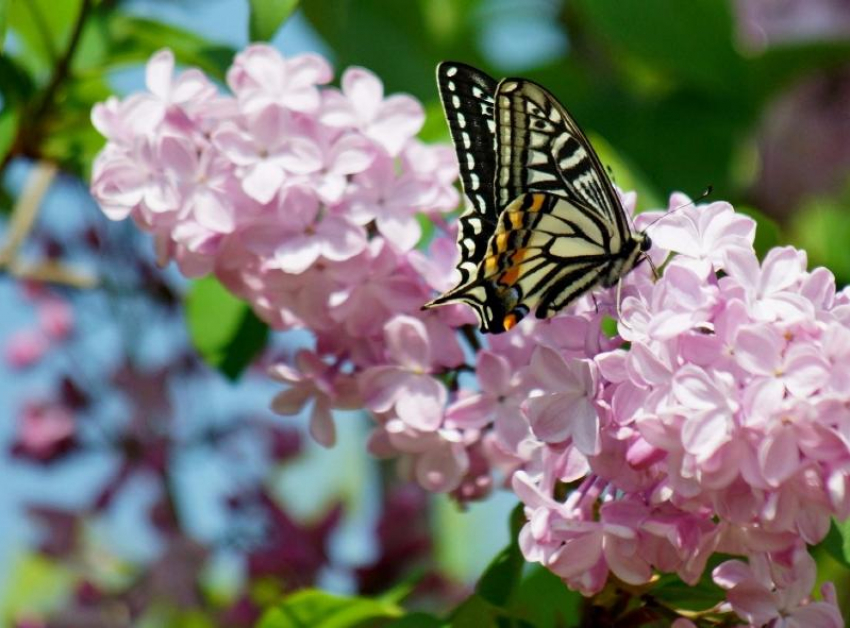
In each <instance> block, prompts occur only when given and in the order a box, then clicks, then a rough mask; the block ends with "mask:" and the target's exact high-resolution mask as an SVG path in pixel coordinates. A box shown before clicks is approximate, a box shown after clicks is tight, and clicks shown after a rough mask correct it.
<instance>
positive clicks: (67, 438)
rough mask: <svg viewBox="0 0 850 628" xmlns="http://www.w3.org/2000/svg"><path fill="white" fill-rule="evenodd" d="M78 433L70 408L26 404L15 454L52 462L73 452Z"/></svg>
mask: <svg viewBox="0 0 850 628" xmlns="http://www.w3.org/2000/svg"><path fill="white" fill-rule="evenodd" d="M76 431H77V427H76V421H75V419H74V414H73V413H72V412H71V411H70V410H69V409H68V408H66V407H64V406H61V405H58V404H55V403H50V402H36V401H29V402H26V403H25V404H24V408H23V410H22V411H21V414H20V415H19V417H18V432H17V435H16V437H15V442H14V443H13V444H12V453H13V454H15V455H16V456H20V457H21V458H26V459H29V460H32V461H34V462H40V463H50V462H53V461H54V460H57V459H58V458H60V457H62V456H63V455H65V454H66V453H68V452H69V451H71V450H72V449H73V447H74V445H75V442H76Z"/></svg>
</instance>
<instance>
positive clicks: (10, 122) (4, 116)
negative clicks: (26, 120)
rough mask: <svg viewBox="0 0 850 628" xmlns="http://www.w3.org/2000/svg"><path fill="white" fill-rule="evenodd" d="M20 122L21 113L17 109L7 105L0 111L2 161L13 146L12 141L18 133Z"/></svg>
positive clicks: (0, 154)
mask: <svg viewBox="0 0 850 628" xmlns="http://www.w3.org/2000/svg"><path fill="white" fill-rule="evenodd" d="M19 122H20V114H19V113H18V111H17V110H16V109H12V108H11V107H7V108H5V109H3V111H0V161H2V160H3V159H4V158H5V157H6V155H7V154H8V153H9V150H11V148H12V143H13V142H14V141H15V136H16V135H17V133H18V123H19Z"/></svg>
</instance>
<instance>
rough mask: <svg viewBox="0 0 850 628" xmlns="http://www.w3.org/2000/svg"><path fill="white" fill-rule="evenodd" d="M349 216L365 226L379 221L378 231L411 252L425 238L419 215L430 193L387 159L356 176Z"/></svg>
mask: <svg viewBox="0 0 850 628" xmlns="http://www.w3.org/2000/svg"><path fill="white" fill-rule="evenodd" d="M354 184H355V185H354V189H353V190H352V192H351V196H350V199H349V200H348V201H347V205H346V213H347V214H348V215H350V216H351V217H352V218H353V219H354V220H355V221H356V222H358V223H359V224H361V225H365V224H368V223H370V222H372V221H375V226H376V227H377V228H378V231H379V232H380V233H381V235H382V236H384V237H385V238H386V239H387V241H388V242H390V243H391V244H392V245H393V246H394V247H395V248H396V249H397V250H399V251H401V252H405V251H409V250H410V249H412V248H413V247H414V246H416V243H417V242H419V238H420V237H421V235H422V228H421V227H420V226H419V221H417V220H416V217H415V214H416V212H417V211H421V210H422V209H423V206H424V205H425V204H426V203H427V201H428V195H429V191H428V190H427V189H426V188H425V186H424V185H423V184H422V182H421V181H420V180H418V179H417V178H416V177H414V176H412V175H411V174H407V173H403V174H402V175H401V176H399V175H398V174H397V173H396V168H395V165H394V164H393V161H392V160H391V159H390V158H389V157H386V156H383V157H379V158H377V159H375V162H374V163H373V164H372V167H371V168H369V169H368V170H367V171H365V172H363V173H361V174H359V175H355V177H354Z"/></svg>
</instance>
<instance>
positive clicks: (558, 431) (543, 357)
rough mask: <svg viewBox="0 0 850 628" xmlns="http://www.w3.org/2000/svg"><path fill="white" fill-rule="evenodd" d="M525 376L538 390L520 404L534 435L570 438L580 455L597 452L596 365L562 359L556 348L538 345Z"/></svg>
mask: <svg viewBox="0 0 850 628" xmlns="http://www.w3.org/2000/svg"><path fill="white" fill-rule="evenodd" d="M529 376H530V377H531V378H532V380H533V381H534V383H535V384H536V385H537V386H539V387H540V390H541V393H540V394H537V395H534V396H531V397H529V399H528V400H527V401H526V402H525V404H524V405H523V413H524V414H525V415H526V416H527V417H528V422H529V425H530V426H531V431H532V432H533V433H534V435H535V436H537V438H539V439H540V440H542V441H543V442H545V443H560V442H563V441H565V440H567V439H568V438H571V439H572V442H573V443H574V444H575V446H576V448H578V450H579V451H580V452H582V453H583V454H585V455H593V454H596V453H598V452H599V414H598V413H597V411H596V407H595V406H594V404H593V399H594V397H595V396H596V392H597V390H596V389H597V385H598V384H597V374H596V365H595V364H593V363H592V362H589V361H587V360H576V359H571V360H565V359H564V358H563V357H562V356H561V355H560V354H559V353H558V352H557V351H554V350H553V349H551V348H549V347H545V346H541V347H538V348H537V350H536V351H535V352H534V355H533V356H532V358H531V366H530V369H529Z"/></svg>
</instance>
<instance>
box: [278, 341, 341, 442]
mask: <svg viewBox="0 0 850 628" xmlns="http://www.w3.org/2000/svg"><path fill="white" fill-rule="evenodd" d="M269 375H270V376H271V377H272V379H275V380H277V381H279V382H282V383H284V384H289V385H290V387H289V388H287V389H286V390H283V391H281V392H279V393H278V394H277V395H275V397H274V399H272V403H271V407H272V410H274V411H275V412H277V413H278V414H283V415H286V416H292V415H295V414H298V413H299V412H301V411H302V410H303V409H304V407H305V406H306V405H307V403H309V402H310V401H312V402H313V409H312V410H311V411H310V435H311V436H312V437H313V438H314V439H315V440H316V442H317V443H319V444H320V445H322V446H324V447H333V445H334V443H335V442H336V427H335V425H334V422H333V415H332V413H331V410H332V409H333V408H335V407H336V408H349V409H350V408H352V407H357V395H356V391H355V389H354V382H353V381H352V380H351V378H350V377H348V376H346V375H344V374H342V373H340V372H339V369H338V368H337V367H334V366H333V365H330V364H327V363H326V362H325V361H323V360H322V359H321V358H320V357H319V356H318V355H316V354H315V353H312V352H310V351H306V350H302V351H299V352H298V354H297V355H296V356H295V368H293V367H291V366H289V365H287V364H286V363H284V362H279V363H277V364H275V365H274V366H272V367H271V369H270V370H269Z"/></svg>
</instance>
